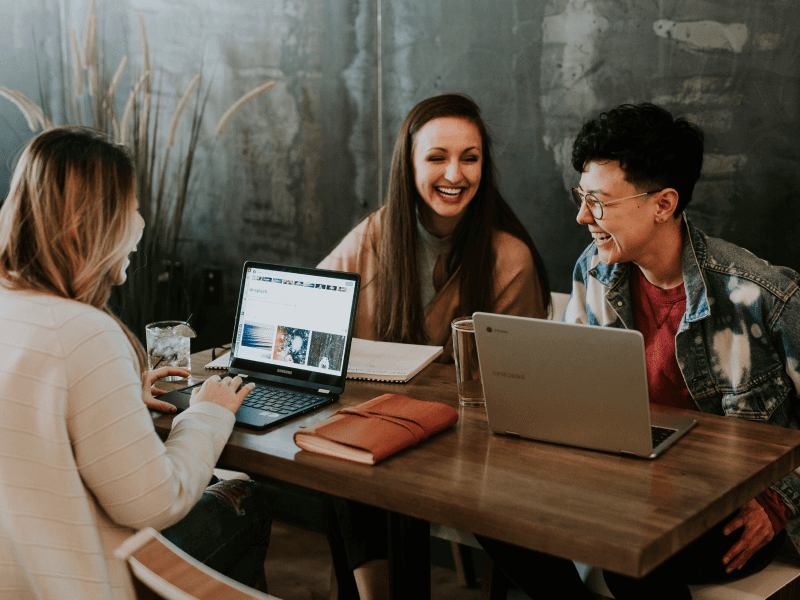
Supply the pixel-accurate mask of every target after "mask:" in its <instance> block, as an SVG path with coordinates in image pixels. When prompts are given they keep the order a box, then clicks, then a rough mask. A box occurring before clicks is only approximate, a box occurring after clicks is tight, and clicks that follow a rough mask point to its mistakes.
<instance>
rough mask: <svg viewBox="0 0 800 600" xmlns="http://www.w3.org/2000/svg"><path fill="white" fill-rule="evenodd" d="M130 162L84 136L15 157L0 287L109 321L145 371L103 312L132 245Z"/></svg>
mask: <svg viewBox="0 0 800 600" xmlns="http://www.w3.org/2000/svg"><path fill="white" fill-rule="evenodd" d="M135 188H136V184H135V175H134V169H133V163H132V161H131V159H130V157H129V156H128V154H127V153H126V152H125V150H124V148H123V147H121V146H118V145H115V144H113V143H111V142H109V141H108V140H106V139H105V137H104V136H103V135H102V134H100V133H98V132H94V131H91V130H88V129H83V128H76V127H59V128H56V129H51V130H48V131H45V132H44V133H41V134H39V135H38V136H36V137H35V138H34V139H33V140H31V142H30V143H29V144H28V145H27V146H26V148H25V149H24V151H23V152H22V155H21V156H20V159H19V162H18V163H17V167H16V169H15V170H14V175H13V177H12V180H11V188H10V191H9V193H8V197H7V198H6V200H5V202H4V203H3V205H2V207H0V283H2V285H3V286H5V287H7V288H11V289H24V290H33V291H38V292H42V293H46V294H52V295H55V296H59V297H62V298H69V299H72V300H77V301H78V302H83V303H85V304H89V305H91V306H94V307H95V308H98V309H100V310H102V311H103V312H105V313H106V314H108V315H109V316H110V317H112V318H113V319H114V320H115V321H116V322H117V323H118V324H119V325H120V327H121V328H122V330H123V332H124V333H125V335H126V336H127V338H128V340H129V341H130V343H131V345H132V346H133V349H134V351H135V352H136V357H137V359H138V362H139V371H140V372H141V371H143V370H144V369H145V368H146V357H145V352H144V349H143V348H142V344H141V342H139V340H138V339H137V338H136V337H135V336H134V335H133V334H132V333H131V331H130V329H128V327H126V326H125V324H123V323H122V322H121V321H120V320H119V318H118V317H117V316H116V315H114V314H113V313H112V312H111V311H110V309H109V308H108V306H107V302H108V298H109V296H110V295H111V286H113V285H116V284H119V283H121V269H122V265H123V264H124V261H125V258H126V256H127V254H128V253H129V252H130V250H131V247H130V245H131V244H132V243H133V241H134V240H133V235H134V234H135V223H134V222H133V220H132V219H131V216H130V215H131V211H132V210H133V207H134V206H135V202H136V189H135Z"/></svg>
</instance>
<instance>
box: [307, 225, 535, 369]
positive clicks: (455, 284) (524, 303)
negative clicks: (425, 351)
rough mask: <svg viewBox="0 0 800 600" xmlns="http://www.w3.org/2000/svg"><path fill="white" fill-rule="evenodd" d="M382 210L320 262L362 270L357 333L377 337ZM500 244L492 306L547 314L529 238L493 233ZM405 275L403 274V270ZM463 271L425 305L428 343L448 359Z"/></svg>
mask: <svg viewBox="0 0 800 600" xmlns="http://www.w3.org/2000/svg"><path fill="white" fill-rule="evenodd" d="M381 214H382V210H379V211H377V212H375V213H373V214H372V215H370V216H369V217H368V218H366V219H364V220H363V221H362V222H361V223H360V224H358V225H357V226H356V227H355V228H354V229H353V230H352V231H351V232H350V233H348V234H347V235H346V236H345V237H344V239H343V240H342V241H341V242H340V243H339V245H338V246H336V248H334V249H333V251H332V252H331V253H330V254H329V255H328V256H327V257H325V259H324V260H323V261H322V262H321V263H320V264H319V268H321V269H331V270H334V271H350V272H354V273H358V274H359V275H361V292H360V294H359V298H358V309H357V313H356V323H355V332H354V335H355V337H359V338H364V339H368V340H377V339H378V333H377V329H376V316H375V312H376V310H377V307H376V302H377V284H376V276H377V274H378V253H377V248H378V239H379V237H380V215H381ZM494 247H495V256H496V257H497V258H496V261H497V262H496V263H495V271H494V274H495V281H494V295H495V298H496V300H495V304H494V307H493V308H492V312H495V313H501V314H506V315H518V316H523V317H539V318H542V319H544V318H547V311H546V310H545V308H544V306H542V302H541V293H540V285H539V278H538V277H537V275H536V268H535V267H534V264H533V256H531V252H530V250H529V248H528V246H526V245H525V243H524V242H523V241H522V240H520V239H518V238H516V237H514V236H512V235H511V234H509V233H506V232H504V231H498V232H497V233H495V236H494ZM398 276H400V274H398ZM459 284H460V281H459V277H458V271H456V273H454V274H453V275H452V276H451V277H450V279H449V280H448V281H447V282H446V283H445V284H444V286H443V287H442V289H440V290H439V292H438V293H437V294H436V296H435V297H434V299H433V301H432V302H431V304H430V306H429V307H428V310H427V311H425V326H426V328H427V331H428V337H429V341H428V343H429V344H432V345H435V346H443V347H444V352H443V354H442V359H441V360H442V361H443V362H452V360H453V357H452V355H453V342H452V335H451V331H450V322H451V321H452V320H453V319H454V318H456V317H460V316H464V315H459V314H456V311H457V310H458V304H459Z"/></svg>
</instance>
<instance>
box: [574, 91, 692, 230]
mask: <svg viewBox="0 0 800 600" xmlns="http://www.w3.org/2000/svg"><path fill="white" fill-rule="evenodd" d="M703 139H704V136H703V130H702V129H700V127H698V126H697V125H695V124H694V123H691V122H689V121H687V120H686V119H684V118H682V117H678V118H677V119H676V118H674V117H673V116H672V115H671V114H670V113H669V112H667V111H666V110H664V109H663V108H661V107H659V106H656V105H655V104H650V103H648V102H644V103H642V104H622V105H621V106H618V107H617V108H614V109H612V110H610V111H608V112H604V113H601V114H600V116H598V117H597V118H596V119H592V120H591V121H589V122H587V123H586V124H585V125H584V126H583V127H582V128H581V131H580V133H578V137H576V138H575V142H574V143H573V144H572V166H573V167H574V168H575V170H576V171H578V173H582V172H583V171H584V168H585V166H586V164H587V163H589V162H592V161H598V160H600V161H602V160H616V161H619V164H620V167H621V168H622V170H623V171H624V172H625V180H626V181H628V182H629V183H632V184H633V185H635V186H636V187H637V188H641V189H645V188H647V189H653V188H660V189H663V188H673V189H675V191H677V192H678V206H677V208H676V209H675V213H674V214H675V215H676V216H677V215H679V214H680V213H681V212H682V211H683V209H684V208H686V205H687V204H689V202H690V201H691V199H692V191H693V190H694V185H695V183H697V180H698V179H699V178H700V170H701V169H702V167H703Z"/></svg>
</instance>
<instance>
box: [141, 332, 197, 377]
mask: <svg viewBox="0 0 800 600" xmlns="http://www.w3.org/2000/svg"><path fill="white" fill-rule="evenodd" d="M145 331H146V334H147V362H148V364H149V367H150V370H151V371H152V370H153V369H158V368H160V367H183V368H184V369H189V370H191V368H192V359H191V356H190V354H191V350H190V340H191V338H193V337H195V334H194V330H192V328H191V327H189V326H188V325H187V324H186V323H185V322H183V321H158V322H156V323H150V324H149V325H147V326H146V327H145ZM162 379H163V381H180V380H182V379H185V377H180V376H178V375H170V376H168V377H164V378H162Z"/></svg>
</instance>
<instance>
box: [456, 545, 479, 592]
mask: <svg viewBox="0 0 800 600" xmlns="http://www.w3.org/2000/svg"><path fill="white" fill-rule="evenodd" d="M450 548H451V550H452V551H453V562H454V563H455V565H456V576H457V577H458V585H459V586H461V587H462V588H472V587H475V585H476V580H475V563H474V562H473V561H472V550H471V549H470V547H469V546H465V545H464V544H459V543H458V542H450Z"/></svg>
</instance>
